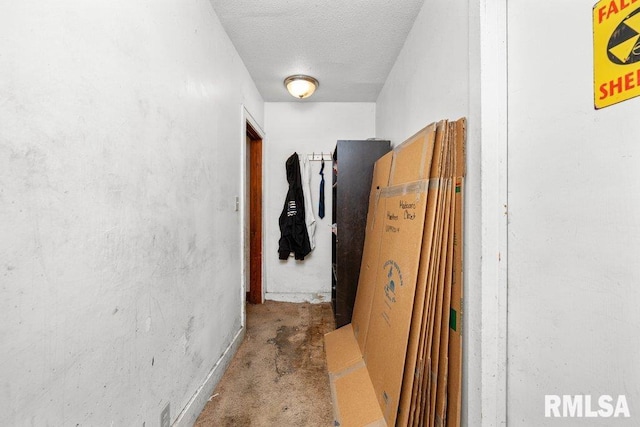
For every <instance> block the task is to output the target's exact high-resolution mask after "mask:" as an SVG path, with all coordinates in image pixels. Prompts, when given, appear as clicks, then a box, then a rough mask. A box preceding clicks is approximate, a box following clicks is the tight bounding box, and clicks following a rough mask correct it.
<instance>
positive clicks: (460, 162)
mask: <svg viewBox="0 0 640 427" xmlns="http://www.w3.org/2000/svg"><path fill="white" fill-rule="evenodd" d="M466 139H467V122H466V120H465V119H464V118H462V119H459V120H458V121H457V122H456V171H455V176H456V178H455V183H456V188H455V195H456V202H455V204H456V209H455V223H454V231H453V234H454V237H453V245H454V247H453V280H452V283H451V309H450V319H449V367H448V371H449V372H448V374H449V375H448V384H447V416H446V420H447V425H448V426H454V427H458V426H460V413H461V407H462V405H461V400H462V329H463V312H462V307H463V300H464V295H463V285H464V277H463V272H462V268H463V250H464V248H463V242H464V233H463V227H462V226H463V218H464V177H465V174H466V145H465V144H466Z"/></svg>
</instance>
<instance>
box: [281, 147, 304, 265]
mask: <svg viewBox="0 0 640 427" xmlns="http://www.w3.org/2000/svg"><path fill="white" fill-rule="evenodd" d="M285 166H286V170H287V181H288V182H289V190H288V191H287V198H286V199H285V201H284V207H283V208H282V213H281V214H280V219H279V220H278V222H279V224H280V241H279V242H278V246H279V247H278V258H280V259H283V260H284V259H287V258H289V255H290V254H291V252H293V253H294V256H295V258H296V259H297V260H303V259H304V257H305V256H307V255H308V254H309V252H311V246H310V244H309V235H308V234H307V225H306V223H305V215H304V214H305V209H304V195H303V194H302V179H301V177H300V160H299V158H298V154H297V153H293V154H292V155H291V156H290V157H289V158H288V159H287V162H286V165H285Z"/></svg>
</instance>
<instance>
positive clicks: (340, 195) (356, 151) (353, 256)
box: [332, 140, 391, 327]
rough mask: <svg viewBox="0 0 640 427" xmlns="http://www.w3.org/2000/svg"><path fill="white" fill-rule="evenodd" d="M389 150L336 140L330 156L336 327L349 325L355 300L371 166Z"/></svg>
mask: <svg viewBox="0 0 640 427" xmlns="http://www.w3.org/2000/svg"><path fill="white" fill-rule="evenodd" d="M390 150H391V144H390V142H389V141H380V140H366V141H338V143H337V145H336V149H335V151H334V154H333V223H334V224H335V225H336V228H335V229H334V234H333V252H332V258H333V266H332V267H333V274H332V279H333V280H332V281H333V283H332V303H333V312H334V314H335V318H336V326H337V327H340V326H344V325H346V324H347V323H349V322H351V314H352V313H353V305H354V303H355V300H356V291H357V289H358V278H359V277H360V263H361V261H362V249H363V246H364V234H365V228H366V222H367V210H368V207H369V192H370V191H371V180H372V177H373V165H374V164H375V162H376V160H378V159H379V158H380V157H382V156H383V155H385V154H386V153H388V152H389V151H390Z"/></svg>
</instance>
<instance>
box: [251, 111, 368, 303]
mask: <svg viewBox="0 0 640 427" xmlns="http://www.w3.org/2000/svg"><path fill="white" fill-rule="evenodd" d="M264 108H265V123H266V128H265V132H266V134H267V135H266V139H265V142H264V146H263V150H264V164H265V166H264V176H265V182H264V221H265V237H264V239H265V243H264V251H263V257H264V263H265V289H266V298H267V299H272V300H283V301H313V302H319V301H330V300H331V201H332V197H331V180H332V171H331V162H326V163H325V170H324V171H325V202H326V216H325V217H324V219H322V220H321V219H320V218H319V217H318V216H317V213H318V210H317V206H318V194H319V185H320V176H319V175H318V174H319V172H320V162H311V165H312V173H311V177H312V180H311V193H312V199H313V204H314V215H315V216H316V221H317V222H316V233H315V238H316V248H315V250H313V251H312V252H311V254H309V255H308V256H307V257H306V258H305V260H304V261H296V260H294V258H293V257H290V258H289V259H288V260H287V261H281V260H279V259H278V239H280V229H279V226H278V217H279V216H280V213H281V212H282V207H283V205H284V200H285V197H286V194H287V189H288V184H287V176H286V171H285V161H286V160H287V158H288V157H289V156H290V155H291V154H293V152H297V153H298V155H307V154H311V153H313V152H316V153H317V152H324V153H328V152H333V149H334V148H335V146H336V141H337V140H338V139H367V138H371V137H373V136H374V132H375V125H374V121H375V104H374V103H329V102H326V103H325V102H316V103H314V102H304V103H302V102H267V103H265V107H264Z"/></svg>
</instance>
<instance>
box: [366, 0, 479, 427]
mask: <svg viewBox="0 0 640 427" xmlns="http://www.w3.org/2000/svg"><path fill="white" fill-rule="evenodd" d="M475 3H477V2H451V1H445V0H426V1H425V4H424V6H423V8H422V10H421V12H420V14H419V15H418V17H417V18H416V21H415V23H414V25H413V28H412V30H411V32H410V33H409V36H408V37H407V40H406V42H405V45H404V47H403V49H402V51H401V52H400V54H399V56H398V59H397V61H396V63H395V65H394V67H393V69H392V70H391V73H390V74H389V77H388V78H387V81H386V83H385V85H384V88H383V89H382V92H381V93H380V96H379V97H378V100H377V102H376V136H377V137H378V138H389V139H391V143H392V144H393V145H398V144H400V143H401V142H402V141H404V140H405V139H407V138H408V137H410V136H411V135H413V134H414V133H415V132H417V131H419V130H420V129H422V128H423V127H425V126H426V125H428V124H429V123H431V122H434V121H437V120H440V119H444V118H448V119H457V118H459V117H463V116H465V117H467V118H468V120H469V122H468V126H469V128H468V134H469V135H468V141H467V179H466V186H467V187H466V194H465V245H466V246H465V260H464V261H465V266H464V275H465V289H464V309H463V311H464V326H463V334H464V336H463V339H464V353H463V357H464V360H463V425H481V424H480V423H481V418H482V408H481V392H482V390H481V378H480V376H481V372H482V368H481V360H482V352H481V345H480V336H481V319H480V317H481V312H480V309H481V302H480V301H481V295H480V293H481V286H480V283H481V261H482V238H483V237H482V226H481V185H480V173H481V170H480V164H481V150H480V143H479V129H480V115H479V111H478V109H476V108H472V107H471V104H472V103H477V102H478V100H477V99H476V98H478V97H479V89H478V90H477V91H476V89H477V86H478V84H479V82H478V81H477V79H478V76H479V74H472V73H473V72H474V71H477V69H478V67H479V56H478V55H477V52H475V51H471V50H472V49H477V46H476V42H477V40H478V39H479V28H478V26H477V20H478V16H477V11H476V9H475V7H477V5H476V4H475ZM472 4H473V5H472ZM470 17H473V19H474V20H473V21H471V19H470ZM472 86H473V90H474V92H472ZM487 425H491V424H487Z"/></svg>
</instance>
